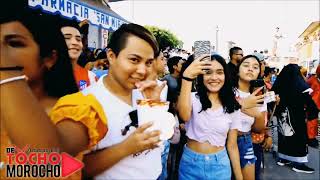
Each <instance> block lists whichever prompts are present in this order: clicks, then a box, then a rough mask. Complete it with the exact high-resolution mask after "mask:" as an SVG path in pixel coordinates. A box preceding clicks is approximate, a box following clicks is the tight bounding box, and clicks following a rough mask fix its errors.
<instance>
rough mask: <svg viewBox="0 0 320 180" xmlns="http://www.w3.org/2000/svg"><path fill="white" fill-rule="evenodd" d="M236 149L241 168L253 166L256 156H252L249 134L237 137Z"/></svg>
mask: <svg viewBox="0 0 320 180" xmlns="http://www.w3.org/2000/svg"><path fill="white" fill-rule="evenodd" d="M238 148H239V155H240V165H241V168H244V167H245V166H246V165H248V164H255V162H256V156H255V155H254V151H253V146H252V139H251V134H250V133H248V134H244V135H241V136H238Z"/></svg>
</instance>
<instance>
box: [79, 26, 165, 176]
mask: <svg viewBox="0 0 320 180" xmlns="http://www.w3.org/2000/svg"><path fill="white" fill-rule="evenodd" d="M108 48H109V50H108V52H107V56H108V60H109V63H110V67H109V74H108V75H107V76H104V77H101V78H100V79H99V81H98V83H97V84H95V85H93V86H91V87H89V88H87V89H85V90H84V91H83V93H84V94H93V95H94V96H95V97H96V98H97V99H98V101H99V103H100V104H101V105H102V107H103V109H104V113H105V115H106V117H107V120H108V133H107V135H106V136H105V137H104V138H103V139H102V140H101V141H100V142H99V143H98V145H97V146H96V148H95V149H96V151H92V152H90V153H89V154H86V155H85V157H84V163H85V168H84V172H85V174H86V175H87V176H89V177H94V178H95V179H156V178H157V177H158V176H159V175H160V173H161V150H160V148H158V145H157V144H158V143H159V142H160V140H159V134H160V132H159V131H145V130H146V129H147V128H148V127H150V126H151V125H152V124H150V123H148V124H142V125H141V124H139V127H137V128H135V127H130V128H129V130H128V131H127V133H123V129H125V127H126V126H127V125H128V124H131V123H132V122H133V121H134V120H133V119H134V117H132V116H131V112H132V111H134V110H135V108H134V105H133V103H132V99H133V94H132V90H133V89H135V88H139V89H140V90H142V91H143V94H144V96H145V98H152V99H154V98H156V99H160V93H161V91H162V89H163V87H164V85H165V83H163V84H162V85H161V86H158V85H157V83H156V81H145V80H146V78H147V77H148V75H149V74H150V73H151V71H152V70H153V68H152V64H153V61H154V58H155V56H156V54H157V53H158V51H159V50H158V45H157V42H156V40H155V38H154V37H153V36H152V34H151V33H150V32H149V31H148V30H146V29H145V28H144V27H142V26H139V25H136V24H123V25H122V26H121V27H120V28H119V29H118V30H117V31H115V32H114V33H113V35H112V37H111V39H110V42H109V45H108Z"/></svg>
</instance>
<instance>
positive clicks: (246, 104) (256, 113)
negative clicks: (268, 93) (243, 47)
mask: <svg viewBox="0 0 320 180" xmlns="http://www.w3.org/2000/svg"><path fill="white" fill-rule="evenodd" d="M260 67H261V65H260V61H259V59H258V58H257V57H256V56H254V55H248V56H245V57H243V58H242V60H241V62H240V64H239V65H238V67H237V72H238V74H237V78H236V86H237V87H236V96H237V99H238V101H239V103H240V104H241V112H240V116H239V117H240V119H241V128H240V129H239V131H238V139H237V141H238V148H239V154H240V165H241V170H242V175H243V179H255V161H256V157H255V155H254V151H253V146H252V139H251V129H252V130H253V131H254V132H261V131H262V130H264V129H265V117H266V116H265V115H266V111H267V106H266V104H259V103H263V101H264V95H257V94H258V93H259V92H260V91H261V90H262V88H258V89H257V90H255V91H254V92H252V89H253V88H252V87H250V81H252V80H256V79H258V78H259V74H260V71H261V68H260ZM250 92H252V93H250Z"/></svg>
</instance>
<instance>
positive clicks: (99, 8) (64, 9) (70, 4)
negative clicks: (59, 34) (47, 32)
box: [28, 0, 128, 49]
mask: <svg viewBox="0 0 320 180" xmlns="http://www.w3.org/2000/svg"><path fill="white" fill-rule="evenodd" d="M28 2H29V6H30V7H31V8H33V9H41V11H43V12H45V13H49V14H53V15H56V14H59V15H60V16H61V17H63V18H66V19H70V20H72V19H75V20H77V21H79V22H81V21H83V20H85V19H87V20H88V21H89V23H90V25H89V31H88V47H89V48H90V49H96V48H105V47H106V46H107V42H108V37H109V34H110V33H112V32H114V31H115V30H117V29H118V28H119V27H120V26H121V25H122V24H123V23H128V21H126V20H125V19H123V18H122V17H121V16H119V15H118V14H116V13H115V12H113V11H112V10H111V9H110V8H109V7H108V5H107V4H103V3H101V1H98V0H85V1H80V0H28Z"/></svg>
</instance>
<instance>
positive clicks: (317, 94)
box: [307, 76, 320, 109]
mask: <svg viewBox="0 0 320 180" xmlns="http://www.w3.org/2000/svg"><path fill="white" fill-rule="evenodd" d="M307 83H308V84H309V85H310V87H311V89H312V90H313V92H312V94H311V96H312V99H313V101H314V102H315V103H316V105H317V107H318V109H320V81H319V80H318V78H317V77H315V76H312V77H310V78H309V79H308V81H307Z"/></svg>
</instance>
